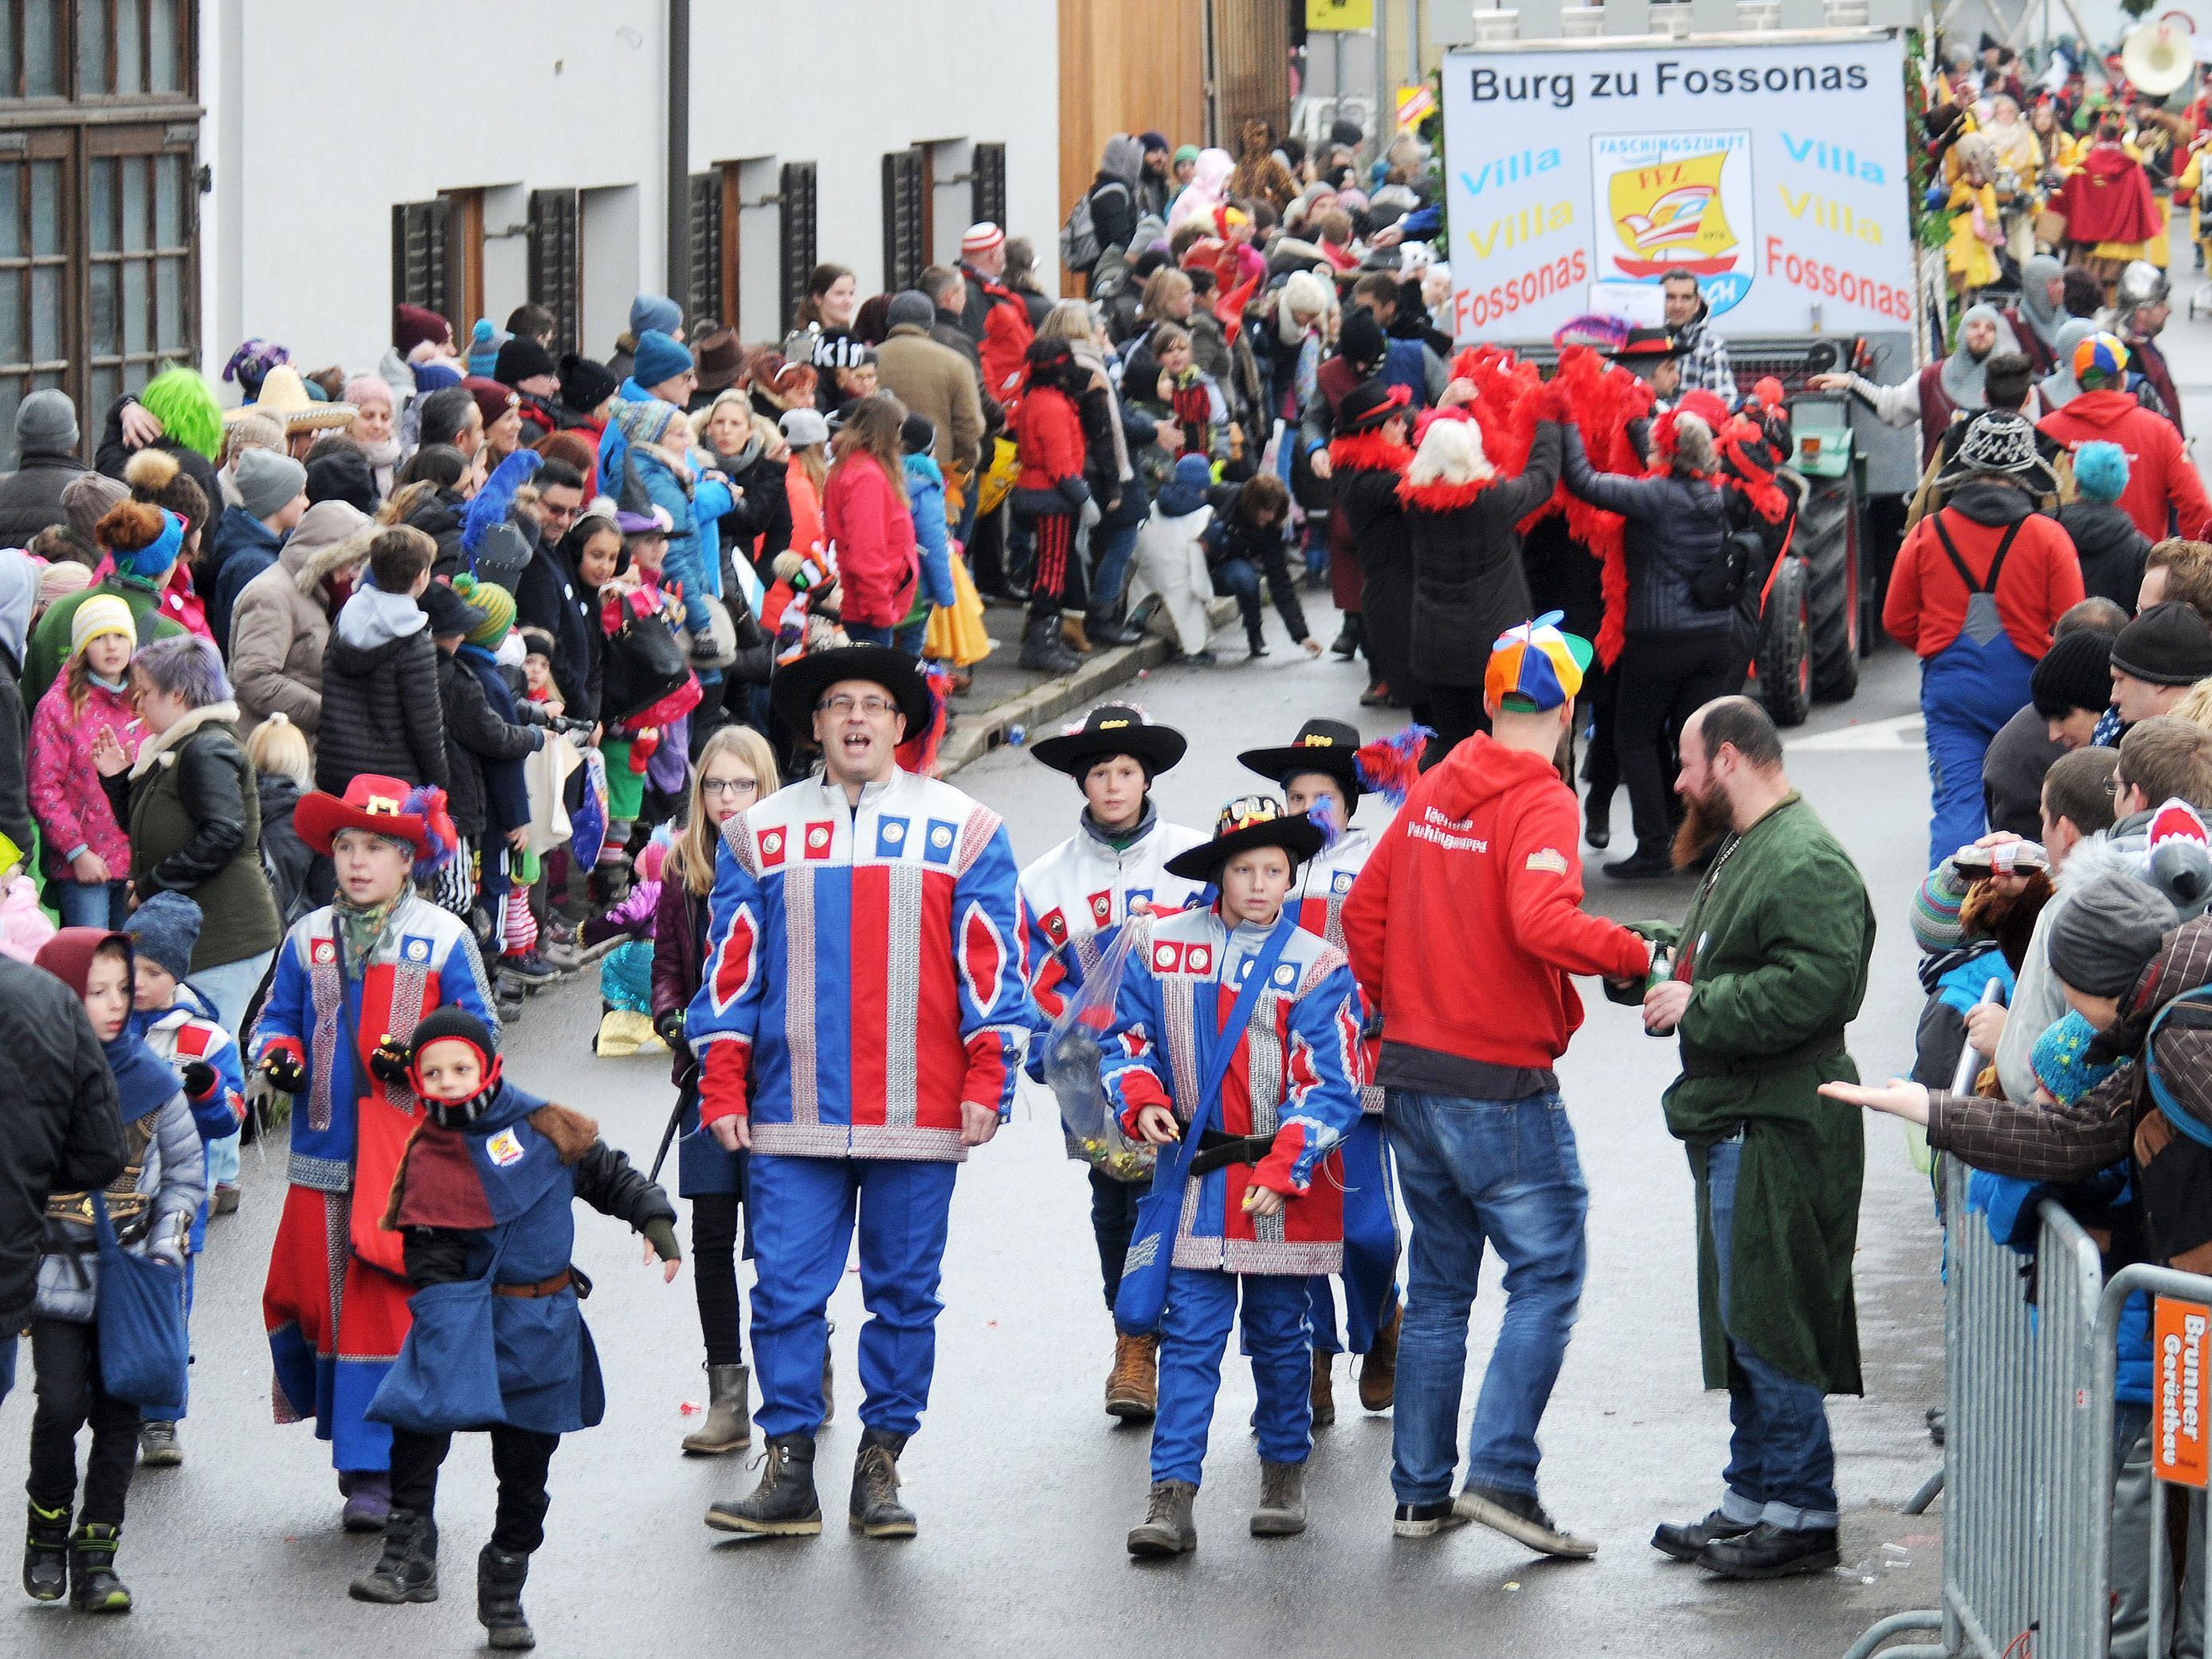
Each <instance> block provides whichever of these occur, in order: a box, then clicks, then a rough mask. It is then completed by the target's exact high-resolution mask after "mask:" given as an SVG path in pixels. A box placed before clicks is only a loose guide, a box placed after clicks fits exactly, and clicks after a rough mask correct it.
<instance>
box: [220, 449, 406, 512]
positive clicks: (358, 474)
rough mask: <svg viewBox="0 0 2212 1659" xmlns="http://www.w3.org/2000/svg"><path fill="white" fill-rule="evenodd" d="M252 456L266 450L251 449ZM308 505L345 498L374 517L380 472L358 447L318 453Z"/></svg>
mask: <svg viewBox="0 0 2212 1659" xmlns="http://www.w3.org/2000/svg"><path fill="white" fill-rule="evenodd" d="M246 453H247V454H249V455H258V454H260V453H263V452H261V451H259V450H253V449H249V450H247V451H246ZM319 501H343V502H345V503H346V504H347V505H348V506H349V507H359V508H360V509H361V510H362V513H366V514H368V515H369V516H370V517H372V518H373V517H374V516H375V513H376V508H377V496H376V475H375V473H374V472H373V471H371V470H370V468H369V465H368V456H366V455H364V454H362V453H361V451H359V450H358V449H333V450H331V453H329V454H327V455H321V456H318V457H317V458H316V459H313V460H312V461H310V462H308V463H307V504H308V505H309V506H310V507H313V506H314V505H315V504H316V503H317V502H319Z"/></svg>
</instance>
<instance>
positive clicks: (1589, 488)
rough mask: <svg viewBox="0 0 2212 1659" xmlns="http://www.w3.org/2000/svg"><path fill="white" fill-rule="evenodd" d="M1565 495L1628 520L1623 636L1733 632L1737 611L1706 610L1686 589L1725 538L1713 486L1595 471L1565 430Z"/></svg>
mask: <svg viewBox="0 0 2212 1659" xmlns="http://www.w3.org/2000/svg"><path fill="white" fill-rule="evenodd" d="M1566 470H1567V488H1568V489H1571V490H1572V491H1573V492H1574V493H1575V494H1576V495H1578V496H1580V497H1581V498H1582V499H1583V501H1588V502H1589V504H1590V505H1591V506H1592V507H1603V508H1605V510H1606V511H1607V512H1608V513H1620V516H1621V517H1622V518H1624V519H1626V520H1628V526H1627V530H1626V534H1625V535H1624V536H1623V537H1622V550H1623V551H1624V552H1625V553H1626V555H1627V561H1628V632H1629V634H1630V635H1631V636H1634V635H1638V634H1691V633H1705V632H1708V631H1719V630H1722V629H1728V628H1730V627H1733V626H1734V625H1735V610H1734V609H1733V608H1732V607H1729V606H1723V607H1722V608H1721V609H1720V610H1718V611H1708V610H1706V609H1705V607H1704V606H1703V605H1699V603H1698V602H1697V601H1696V600H1695V599H1692V598H1691V597H1690V582H1691V580H1692V578H1694V577H1695V576H1696V575H1697V574H1698V573H1699V571H1701V570H1703V569H1704V568H1705V567H1706V566H1707V565H1708V564H1711V562H1712V561H1713V556H1715V555H1716V554H1717V553H1718V552H1719V551H1720V550H1721V544H1722V543H1723V542H1724V541H1726V540H1727V539H1728V503H1727V501H1725V500H1723V498H1722V495H1721V492H1720V489H1719V488H1718V487H1717V485H1715V484H1714V483H1712V481H1711V479H1708V478H1699V477H1684V476H1682V475H1681V474H1679V473H1673V472H1669V473H1664V474H1662V475H1661V476H1659V477H1646V478H1632V477H1627V476H1626V474H1624V473H1619V472H1600V471H1598V470H1597V469H1596V468H1595V467H1594V466H1592V465H1590V464H1589V455H1587V454H1586V453H1584V452H1583V437H1582V434H1581V433H1579V432H1577V431H1575V430H1573V429H1572V428H1569V430H1568V434H1567V446H1566Z"/></svg>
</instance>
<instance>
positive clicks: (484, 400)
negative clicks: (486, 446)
mask: <svg viewBox="0 0 2212 1659" xmlns="http://www.w3.org/2000/svg"><path fill="white" fill-rule="evenodd" d="M461 390H462V391H464V392H467V393H468V394H469V396H470V397H471V398H475V399H476V400H477V413H478V414H480V415H482V416H483V423H484V425H485V427H486V428H489V427H490V425H491V423H492V422H494V421H496V420H498V419H499V418H500V416H502V415H504V414H506V413H507V410H510V409H513V407H514V406H515V405H516V404H519V403H520V402H521V401H522V399H521V398H519V397H517V396H516V395H515V391H514V388H513V386H503V385H501V383H500V382H499V381H497V380H489V379H487V378H485V377H484V376H483V375H481V374H471V375H469V376H468V377H467V378H466V379H465V380H463V381H462V382H461Z"/></svg>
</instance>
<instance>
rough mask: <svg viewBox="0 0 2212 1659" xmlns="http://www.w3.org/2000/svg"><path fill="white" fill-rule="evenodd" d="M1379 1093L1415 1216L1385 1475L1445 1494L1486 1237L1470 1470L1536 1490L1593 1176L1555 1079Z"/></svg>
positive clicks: (1402, 1487) (1405, 1494) (1401, 1492)
mask: <svg viewBox="0 0 2212 1659" xmlns="http://www.w3.org/2000/svg"><path fill="white" fill-rule="evenodd" d="M1383 1118H1384V1121H1385V1122H1386V1123H1387V1124H1388V1126H1389V1133H1390V1148H1391V1152H1393V1154H1394V1155H1395V1161H1396V1163H1397V1166H1398V1188H1399V1190H1400V1191H1401V1193H1403V1194H1405V1199H1406V1213H1407V1218H1408V1219H1409V1220H1410V1222H1411V1223H1412V1226H1413V1245H1412V1248H1411V1249H1410V1250H1409V1251H1408V1253H1407V1273H1406V1321H1405V1324H1404V1325H1403V1327H1402V1328H1401V1334H1400V1335H1399V1339H1398V1380H1397V1398H1396V1404H1395V1408H1394V1415H1395V1419H1396V1421H1395V1426H1394V1430H1393V1443H1392V1455H1393V1461H1392V1465H1391V1469H1390V1485H1391V1487H1392V1489H1393V1490H1394V1491H1395V1492H1396V1494H1397V1498H1398V1501H1399V1502H1400V1503H1401V1504H1433V1503H1437V1502H1439V1501H1441V1500H1442V1499H1443V1498H1448V1497H1449V1496H1450V1495H1451V1480H1452V1470H1453V1468H1454V1466H1455V1463H1456V1462H1458V1453H1457V1449H1456V1448H1455V1445H1454V1437H1455V1436H1454V1431H1455V1429H1456V1428H1457V1427H1458V1425H1459V1402H1460V1394H1461V1390H1462V1384H1463V1383H1464V1382H1465V1380H1466V1373H1467V1326H1468V1312H1469V1310H1471V1309H1472V1308H1473V1306H1474V1297H1475V1290H1476V1286H1477V1284H1478V1282H1479V1281H1480V1278H1481V1273H1482V1253H1483V1246H1484V1245H1485V1243H1488V1244H1489V1245H1490V1246H1491V1247H1492V1248H1493V1249H1496V1250H1497V1252H1498V1255H1499V1256H1500V1257H1501V1258H1502V1259H1503V1260H1504V1263H1505V1297H1506V1302H1505V1318H1504V1322H1503V1323H1502V1324H1501V1325H1500V1326H1499V1327H1498V1346H1496V1347H1495V1348H1493V1349H1492V1351H1491V1355H1490V1365H1489V1369H1488V1370H1486V1372H1485V1373H1484V1376H1483V1379H1482V1393H1481V1395H1480V1397H1479V1398H1478V1399H1477V1401H1475V1407H1474V1425H1473V1426H1472V1427H1471V1428H1470V1429H1469V1430H1468V1455H1467V1484H1468V1486H1488V1487H1493V1488H1498V1489H1501V1490H1504V1491H1506V1492H1522V1493H1528V1494H1530V1495H1534V1492H1535V1491H1536V1465H1537V1461H1538V1459H1539V1456H1540V1455H1541V1454H1540V1453H1539V1452H1538V1450H1537V1447H1536V1426H1537V1425H1538V1424H1539V1423H1541V1421H1542V1420H1543V1417H1544V1407H1545V1406H1546V1405H1547V1403H1548V1402H1549V1401H1550V1400H1551V1397H1552V1385H1553V1383H1555V1382H1557V1381H1558V1380H1559V1366H1560V1364H1561V1363H1562V1362H1563V1361H1564V1360H1565V1358H1566V1355H1567V1338H1568V1336H1569V1334H1571V1332H1572V1331H1573V1329H1574V1324H1575V1315H1576V1311H1577V1309H1578V1308H1579V1306H1580V1305H1581V1302H1582V1292H1583V1273H1584V1271H1585V1270H1586V1268H1587V1267H1588V1265H1589V1251H1588V1247H1587V1245H1586V1244H1585V1243H1584V1240H1583V1218H1584V1217H1585V1216H1587V1215H1588V1213H1589V1188H1588V1187H1586V1186H1584V1185H1583V1170H1582V1160H1581V1159H1580V1158H1579V1157H1578V1156H1577V1153H1576V1151H1575V1132H1574V1127H1573V1126H1572V1125H1571V1124H1570V1123H1569V1122H1568V1121H1567V1109H1566V1107H1565V1104H1564V1103H1562V1102H1561V1100H1560V1098H1559V1095H1558V1093H1557V1092H1556V1091H1553V1092H1552V1093H1548V1094H1539V1095H1531V1096H1529V1097H1528V1098H1527V1099H1525V1100H1469V1099H1463V1098H1461V1097H1455V1096H1451V1095H1435V1094H1425V1093H1422V1092H1419V1091H1414V1090H1411V1089H1392V1090H1390V1091H1389V1092H1388V1093H1387V1094H1386V1096H1385V1097H1384V1107H1383Z"/></svg>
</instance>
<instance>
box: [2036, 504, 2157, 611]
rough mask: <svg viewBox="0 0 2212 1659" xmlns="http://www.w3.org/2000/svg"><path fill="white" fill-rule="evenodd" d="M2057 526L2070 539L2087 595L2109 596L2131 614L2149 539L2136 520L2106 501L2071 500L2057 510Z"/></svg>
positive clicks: (2139, 584)
mask: <svg viewBox="0 0 2212 1659" xmlns="http://www.w3.org/2000/svg"><path fill="white" fill-rule="evenodd" d="M2058 527H2059V528H2060V529H2061V530H2063V531H2064V532H2066V533H2067V534H2068V535H2069V536H2071V537H2072V538H2074V550H2075V552H2076V553H2077V554H2079V555H2080V556H2081V586H2083V587H2084V588H2085V589H2086V590H2087V592H2088V595H2089V597H2090V598H2092V599H2110V600H2111V601H2112V603H2113V604H2115V605H2118V606H2119V607H2120V609H2121V610H2123V611H2126V612H2128V613H2129V615H2130V616H2132V615H2134V614H2135V608H2136V592H2137V591H2138V590H2140V589H2141V588H2142V579H2143V561H2144V560H2145V559H2146V558H2148V556H2149V555H2150V538H2148V537H2147V536H2145V535H2144V534H2143V533H2142V531H2140V530H2138V529H2136V521H2135V520H2133V519H2130V517H2129V516H2128V515H2127V514H2126V513H2124V512H2122V511H2121V510H2120V509H2119V508H2118V507H2116V506H2114V505H2113V504H2112V503H2111V502H2109V501H2075V503H2074V504H2073V505H2072V506H2070V507H2060V508H2059V509H2058Z"/></svg>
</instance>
